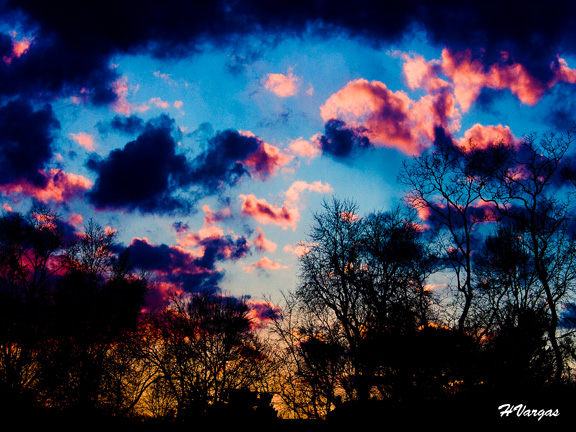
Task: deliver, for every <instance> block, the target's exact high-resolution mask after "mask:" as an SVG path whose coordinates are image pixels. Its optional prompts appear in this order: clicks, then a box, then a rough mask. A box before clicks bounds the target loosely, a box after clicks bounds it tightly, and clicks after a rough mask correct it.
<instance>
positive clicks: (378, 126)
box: [320, 79, 459, 156]
mask: <svg viewBox="0 0 576 432" xmlns="http://www.w3.org/2000/svg"><path fill="white" fill-rule="evenodd" d="M320 113H321V115H322V118H323V119H324V121H325V122H326V134H325V137H326V138H323V139H322V140H323V143H322V147H323V150H327V151H328V152H332V153H334V154H339V155H343V156H346V155H347V154H350V153H351V151H352V149H354V148H359V147H366V146H367V144H368V141H369V142H370V143H372V144H374V145H376V146H385V147H393V148H397V149H398V150H400V151H402V152H404V153H406V154H419V153H420V152H421V151H422V150H423V149H424V148H426V147H428V146H429V145H430V143H431V142H432V141H433V138H434V128H435V127H437V126H443V127H446V128H451V129H455V128H457V127H458V123H457V122H458V119H459V112H458V111H457V110H455V108H454V101H453V98H452V96H451V94H450V93H449V92H446V91H438V92H436V93H435V94H428V95H425V96H423V97H422V98H420V99H419V100H418V101H414V100H412V99H411V98H410V97H409V96H408V95H407V94H406V93H405V92H403V91H396V92H393V91H392V90H390V89H388V88H387V87H386V85H385V84H384V83H382V82H379V81H371V82H369V81H367V80H365V79H358V80H354V81H351V82H349V83H348V84H347V85H346V86H345V87H344V88H343V89H341V90H339V91H338V92H337V93H335V94H333V95H332V96H330V97H329V98H328V100H327V101H326V102H325V104H324V105H323V106H322V107H321V108H320ZM330 134H332V139H330V138H331V137H330Z"/></svg>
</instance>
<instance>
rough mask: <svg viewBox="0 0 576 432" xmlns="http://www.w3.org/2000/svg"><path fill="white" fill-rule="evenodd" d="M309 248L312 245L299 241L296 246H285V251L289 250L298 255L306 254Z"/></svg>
mask: <svg viewBox="0 0 576 432" xmlns="http://www.w3.org/2000/svg"><path fill="white" fill-rule="evenodd" d="M309 250H310V246H309V245H307V244H305V243H304V242H298V243H297V244H296V245H295V246H292V245H291V244H287V245H286V246H284V252H288V253H290V254H293V255H296V256H298V257H301V256H304V255H306V253H307V252H308V251H309Z"/></svg>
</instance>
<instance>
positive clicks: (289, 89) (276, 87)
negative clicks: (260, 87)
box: [264, 71, 300, 97]
mask: <svg viewBox="0 0 576 432" xmlns="http://www.w3.org/2000/svg"><path fill="white" fill-rule="evenodd" d="M299 86H300V79H299V78H298V77H295V76H294V75H293V74H292V72H291V71H289V72H288V74H287V75H284V74H275V73H271V74H268V75H267V78H266V82H265V83H264V87H265V88H266V90H269V91H271V92H272V93H274V94H275V95H276V96H280V97H289V96H294V95H295V94H296V93H297V91H298V87H299Z"/></svg>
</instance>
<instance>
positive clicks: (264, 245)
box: [252, 227, 278, 252]
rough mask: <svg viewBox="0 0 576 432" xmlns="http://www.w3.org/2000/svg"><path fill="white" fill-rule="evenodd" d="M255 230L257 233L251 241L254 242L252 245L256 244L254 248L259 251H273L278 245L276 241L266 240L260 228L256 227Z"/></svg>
mask: <svg viewBox="0 0 576 432" xmlns="http://www.w3.org/2000/svg"><path fill="white" fill-rule="evenodd" d="M256 231H257V232H258V235H257V236H256V238H255V239H254V240H253V241H252V242H253V243H254V246H256V249H258V250H260V251H266V252H275V251H276V248H277V247H278V245H277V244H276V243H274V242H273V241H271V240H268V239H267V238H266V237H265V236H264V232H263V231H262V228H260V227H256Z"/></svg>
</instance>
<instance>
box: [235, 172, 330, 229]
mask: <svg viewBox="0 0 576 432" xmlns="http://www.w3.org/2000/svg"><path fill="white" fill-rule="evenodd" d="M303 191H312V192H319V193H329V192H332V187H331V186H330V185H328V184H324V183H322V182H320V181H316V182H313V183H307V182H305V181H302V180H298V181H295V182H293V183H292V185H291V186H290V187H289V188H288V190H287V191H286V192H284V195H285V200H284V203H283V204H282V205H281V206H279V205H277V204H270V203H269V202H268V201H267V200H266V199H265V198H260V199H259V198H256V196H255V195H254V194H248V195H245V194H241V195H239V198H240V199H241V200H242V215H244V216H251V217H252V218H254V219H255V220H256V221H257V222H259V223H262V224H273V225H278V226H281V227H282V228H283V229H288V228H292V229H293V230H295V229H296V224H297V223H298V221H299V220H300V210H299V207H300V205H301V203H300V193H301V192H303Z"/></svg>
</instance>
